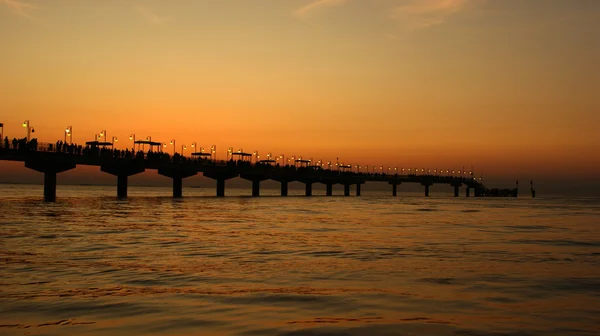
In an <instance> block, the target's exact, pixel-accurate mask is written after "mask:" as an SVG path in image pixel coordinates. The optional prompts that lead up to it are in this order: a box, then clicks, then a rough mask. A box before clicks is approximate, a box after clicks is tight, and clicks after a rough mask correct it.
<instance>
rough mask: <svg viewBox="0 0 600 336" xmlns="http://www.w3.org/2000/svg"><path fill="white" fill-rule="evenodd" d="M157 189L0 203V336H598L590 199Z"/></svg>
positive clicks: (599, 283) (594, 212) (599, 271)
mask: <svg viewBox="0 0 600 336" xmlns="http://www.w3.org/2000/svg"><path fill="white" fill-rule="evenodd" d="M159 192H162V190H158V189H157V190H153V189H148V190H147V191H146V196H148V197H133V198H131V199H129V200H127V201H117V200H115V199H114V198H112V197H93V196H91V197H88V196H85V193H83V195H82V191H81V190H76V191H73V193H74V194H75V193H76V195H77V197H69V196H68V195H67V196H66V197H63V198H62V199H61V200H60V201H59V202H58V203H56V204H44V203H42V202H40V201H39V200H38V198H36V197H34V196H32V195H27V193H25V195H20V197H3V198H2V203H1V204H0V219H1V221H0V223H2V224H1V225H0V238H1V242H2V243H1V244H0V258H1V259H0V262H1V265H2V268H1V270H0V273H1V275H2V280H0V283H1V287H0V300H1V301H2V304H1V306H0V307H1V312H0V313H1V314H0V334H3V335H4V334H7V335H12V334H15V335H18V334H23V333H28V334H47V333H49V334H60V335H64V334H86V335H104V334H111V335H112V334H143V335H146V334H173V335H190V334H197V333H199V332H200V331H201V332H202V333H204V334H215V335H219V334H221V335H236V334H250V333H251V334H256V335H273V334H293V332H294V331H298V332H300V333H304V332H307V330H309V329H310V330H311V331H313V332H315V333H316V334H319V333H322V334H325V333H332V334H336V333H337V334H357V335H362V334H365V335H367V334H368V335H373V334H385V333H388V334H394V335H397V334H399V335H401V334H432V335H443V334H448V335H456V334H462V335H467V334H468V335H487V334H493V333H516V334H533V335H535V334H540V335H542V334H556V333H560V334H577V335H586V334H588V335H593V334H595V333H596V332H597V331H598V324H597V316H598V312H599V311H598V308H597V307H600V299H599V297H600V296H599V294H600V293H599V288H600V280H599V279H600V268H599V267H598V263H599V261H600V259H599V256H600V236H599V233H598V231H597V229H596V227H595V225H597V223H596V221H597V220H596V219H597V218H598V213H599V210H600V209H599V206H598V205H597V203H594V202H588V201H586V200H583V201H576V200H566V199H543V198H540V199H536V200H530V199H518V200H506V199H502V200H498V199H496V200H491V199H490V200H479V199H458V200H456V199H452V198H430V199H424V198H420V197H400V198H395V199H394V198H391V197H387V195H370V196H369V195H366V196H364V197H360V198H356V197H351V198H342V197H333V198H326V197H314V198H303V197H289V198H272V197H264V198H258V199H252V198H236V197H232V198H226V199H217V198H212V197H205V198H198V197H189V198H185V199H183V200H171V199H170V198H166V197H158V195H154V194H153V193H156V194H158V193H159ZM565 209H566V210H565ZM569 209H571V210H572V211H573V212H576V215H571V214H570V212H569Z"/></svg>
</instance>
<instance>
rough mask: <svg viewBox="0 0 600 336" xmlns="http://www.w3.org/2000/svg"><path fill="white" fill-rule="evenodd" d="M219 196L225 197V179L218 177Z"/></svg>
mask: <svg viewBox="0 0 600 336" xmlns="http://www.w3.org/2000/svg"><path fill="white" fill-rule="evenodd" d="M217 197H225V179H217Z"/></svg>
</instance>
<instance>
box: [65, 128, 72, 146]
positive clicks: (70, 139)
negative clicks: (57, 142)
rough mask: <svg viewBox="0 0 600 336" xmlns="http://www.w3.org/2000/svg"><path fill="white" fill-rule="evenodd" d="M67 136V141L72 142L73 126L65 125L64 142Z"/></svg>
mask: <svg viewBox="0 0 600 336" xmlns="http://www.w3.org/2000/svg"><path fill="white" fill-rule="evenodd" d="M67 137H68V138H69V143H71V144H73V126H67V128H66V129H65V143H66V142H67Z"/></svg>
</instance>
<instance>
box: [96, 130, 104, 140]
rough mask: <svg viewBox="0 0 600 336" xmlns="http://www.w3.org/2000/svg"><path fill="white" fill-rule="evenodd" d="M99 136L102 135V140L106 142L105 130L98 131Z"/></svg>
mask: <svg viewBox="0 0 600 336" xmlns="http://www.w3.org/2000/svg"><path fill="white" fill-rule="evenodd" d="M100 136H101V137H104V142H106V130H102V131H100ZM98 140H100V139H99V138H98Z"/></svg>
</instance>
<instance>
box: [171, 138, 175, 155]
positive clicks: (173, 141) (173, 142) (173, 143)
mask: <svg viewBox="0 0 600 336" xmlns="http://www.w3.org/2000/svg"><path fill="white" fill-rule="evenodd" d="M171 145H173V155H175V139H171Z"/></svg>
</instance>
